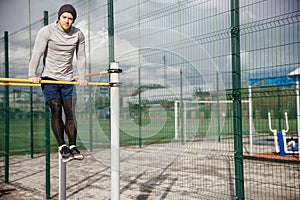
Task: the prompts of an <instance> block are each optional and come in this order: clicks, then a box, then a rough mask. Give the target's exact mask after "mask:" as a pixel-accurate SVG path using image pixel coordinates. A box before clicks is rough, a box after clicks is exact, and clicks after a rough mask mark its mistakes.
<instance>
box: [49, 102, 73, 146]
mask: <svg viewBox="0 0 300 200" xmlns="http://www.w3.org/2000/svg"><path fill="white" fill-rule="evenodd" d="M48 105H49V106H50V109H51V113H52V117H51V128H52V131H53V133H54V135H55V138H56V140H57V143H58V145H59V146H61V145H63V144H65V143H66V142H65V138H64V131H66V134H67V136H68V139H69V146H71V145H76V136H77V128H76V118H75V108H74V107H73V100H72V99H66V100H64V101H62V100H61V99H51V100H49V101H48ZM74 105H75V102H74ZM62 108H63V109H64V112H65V116H66V120H65V123H64V122H63V119H62Z"/></svg>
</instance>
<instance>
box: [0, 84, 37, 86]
mask: <svg viewBox="0 0 300 200" xmlns="http://www.w3.org/2000/svg"><path fill="white" fill-rule="evenodd" d="M0 86H41V84H39V83H37V84H35V83H0Z"/></svg>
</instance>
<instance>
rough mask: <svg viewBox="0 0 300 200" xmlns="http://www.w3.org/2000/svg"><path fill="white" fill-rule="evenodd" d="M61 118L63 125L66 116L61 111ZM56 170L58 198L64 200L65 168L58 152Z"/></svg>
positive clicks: (65, 191)
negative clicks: (57, 170)
mask: <svg viewBox="0 0 300 200" xmlns="http://www.w3.org/2000/svg"><path fill="white" fill-rule="evenodd" d="M62 118H63V122H64V123H65V121H66V115H65V112H64V110H63V113H62ZM65 136H66V133H64V137H65ZM58 158H59V159H58V168H59V172H58V173H59V174H58V179H59V191H58V196H59V197H58V198H59V200H66V196H67V195H66V194H67V190H66V185H67V166H66V163H64V162H63V161H62V158H61V154H60V152H59V150H58Z"/></svg>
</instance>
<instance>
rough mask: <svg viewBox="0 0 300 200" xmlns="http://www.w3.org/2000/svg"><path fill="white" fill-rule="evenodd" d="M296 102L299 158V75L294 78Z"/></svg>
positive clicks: (299, 150) (299, 151)
mask: <svg viewBox="0 0 300 200" xmlns="http://www.w3.org/2000/svg"><path fill="white" fill-rule="evenodd" d="M296 104H297V130H298V153H299V157H298V158H299V160H300V149H299V148H300V97H299V75H297V80H296Z"/></svg>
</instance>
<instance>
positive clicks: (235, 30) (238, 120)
mask: <svg viewBox="0 0 300 200" xmlns="http://www.w3.org/2000/svg"><path fill="white" fill-rule="evenodd" d="M231 45H232V46H231V48H232V96H233V129H234V163H235V187H236V199H244V168H243V145H242V144H243V137H242V136H243V133H242V100H241V60H240V27H239V0H231Z"/></svg>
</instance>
